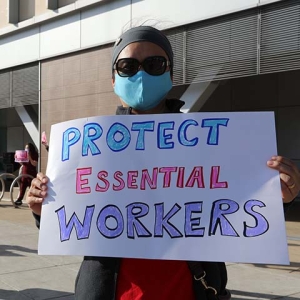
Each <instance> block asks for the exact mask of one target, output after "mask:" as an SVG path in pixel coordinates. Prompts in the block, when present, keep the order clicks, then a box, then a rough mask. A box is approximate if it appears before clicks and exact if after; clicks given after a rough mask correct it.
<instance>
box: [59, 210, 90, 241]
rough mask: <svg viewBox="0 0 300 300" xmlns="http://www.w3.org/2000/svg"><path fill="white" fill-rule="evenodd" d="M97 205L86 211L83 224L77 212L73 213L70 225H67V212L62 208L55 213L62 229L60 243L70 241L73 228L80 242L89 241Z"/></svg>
mask: <svg viewBox="0 0 300 300" xmlns="http://www.w3.org/2000/svg"><path fill="white" fill-rule="evenodd" d="M94 209H95V205H92V206H87V207H86V209H85V214H84V219H83V224H82V223H81V222H80V221H79V220H78V217H77V216H76V214H75V212H74V213H73V215H72V217H71V219H70V220H69V222H68V224H66V210H65V207H64V206H62V207H61V208H59V209H58V210H56V211H55V212H56V213H57V217H58V223H59V228H60V241H61V242H64V241H67V240H69V239H70V235H71V232H72V230H73V227H75V230H76V235H77V239H78V240H82V239H87V238H88V237H89V235H90V228H91V222H92V217H93V214H94Z"/></svg>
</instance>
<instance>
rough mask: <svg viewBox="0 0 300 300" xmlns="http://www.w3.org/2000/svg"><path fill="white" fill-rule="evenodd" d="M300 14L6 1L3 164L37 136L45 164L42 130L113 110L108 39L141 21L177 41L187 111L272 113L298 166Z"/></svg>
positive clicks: (0, 95) (180, 5)
mask: <svg viewBox="0 0 300 300" xmlns="http://www.w3.org/2000/svg"><path fill="white" fill-rule="evenodd" d="M299 11H300V3H299V1H297V0H285V1H269V0H215V1H208V0H207V1H199V0H187V1H181V0H178V1H172V0H164V1H159V0H143V1H142V0H100V1H99V0H98V1H95V0H77V1H75V0H73V1H72V0H64V1H63V0H54V1H51V0H48V1H39V0H36V1H34V0H22V1H21V0H10V1H6V0H0V56H1V57H2V59H1V60H0V155H1V153H4V155H2V157H1V156H0V163H1V159H2V169H5V168H7V166H8V164H7V162H5V163H3V160H5V157H6V156H5V154H6V153H11V152H14V150H16V149H19V148H23V147H24V145H25V143H26V142H27V141H32V142H34V143H35V144H36V146H37V147H38V148H39V149H40V153H41V164H40V167H41V170H43V171H45V167H46V162H47V153H46V152H45V150H44V149H43V148H42V147H40V135H41V132H42V131H45V132H46V133H47V136H48V137H49V135H50V129H51V125H52V124H55V123H58V122H62V121H66V120H71V119H76V118H82V117H88V116H95V115H106V114H114V112H115V109H116V106H117V105H118V103H119V101H118V98H117V97H116V96H115V95H114V93H113V89H112V86H111V50H112V46H113V43H114V41H115V40H116V39H117V38H118V36H119V35H120V34H121V33H122V30H125V29H126V28H130V27H131V26H138V25H141V24H149V25H155V26H156V27H157V28H159V29H162V30H164V31H165V33H166V34H167V36H168V37H169V39H170V41H171V43H172V46H173V49H174V54H175V61H174V87H173V89H172V91H171V92H170V95H169V96H170V97H176V98H181V99H183V100H184V101H185V102H186V105H185V106H184V107H183V111H184V112H189V111H260V110H272V111H274V112H275V116H276V127H277V128H276V130H277V138H278V152H279V153H280V154H282V155H285V156H288V157H290V158H292V159H293V160H295V161H296V162H297V163H298V162H299V164H300V154H299V151H298V149H299V148H300V147H299V146H300V139H299V138H298V136H299V135H300V122H298V115H299V113H300V102H299V95H300V89H299V87H298V85H297V79H298V78H297V77H298V75H299V74H300V71H299V70H300V27H299V23H300V13H299ZM258 134H259V133H258ZM0 169H1V164H0ZM0 171H1V170H0Z"/></svg>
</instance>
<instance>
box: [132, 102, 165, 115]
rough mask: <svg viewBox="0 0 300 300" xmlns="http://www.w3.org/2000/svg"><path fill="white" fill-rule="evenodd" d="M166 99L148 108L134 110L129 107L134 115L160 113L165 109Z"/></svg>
mask: <svg viewBox="0 0 300 300" xmlns="http://www.w3.org/2000/svg"><path fill="white" fill-rule="evenodd" d="M165 108H166V100H163V101H161V102H160V103H159V104H158V105H157V106H155V107H154V108H151V109H148V110H136V109H133V108H132V109H131V113H132V114H134V115H148V114H161V113H163V112H164V111H165Z"/></svg>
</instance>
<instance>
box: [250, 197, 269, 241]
mask: <svg viewBox="0 0 300 300" xmlns="http://www.w3.org/2000/svg"><path fill="white" fill-rule="evenodd" d="M254 206H258V207H266V205H265V204H264V203H263V202H261V201H259V200H249V201H247V202H246V203H245V205H244V209H245V212H246V213H247V214H249V215H250V216H252V217H253V218H254V220H255V226H254V227H251V226H247V224H246V222H244V236H245V237H253V236H258V235H262V234H264V233H265V232H267V231H268V229H269V223H268V221H267V220H266V218H265V217H264V216H263V215H261V214H259V213H258V212H256V211H254V210H253V207H254Z"/></svg>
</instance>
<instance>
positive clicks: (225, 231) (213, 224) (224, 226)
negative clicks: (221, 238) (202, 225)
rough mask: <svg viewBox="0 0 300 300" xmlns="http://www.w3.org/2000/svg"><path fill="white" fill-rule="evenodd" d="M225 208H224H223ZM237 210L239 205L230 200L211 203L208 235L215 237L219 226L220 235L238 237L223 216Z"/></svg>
mask: <svg viewBox="0 0 300 300" xmlns="http://www.w3.org/2000/svg"><path fill="white" fill-rule="evenodd" d="M224 206H225V207H224ZM238 210H239V205H238V204H237V203H236V202H235V201H233V200H230V199H220V200H217V201H215V202H214V203H213V205H212V209H211V216H210V225H209V235H215V234H216V231H217V227H218V226H220V231H221V235H225V236H237V237H238V236H239V235H238V234H237V232H236V231H235V229H234V228H233V226H232V225H231V224H230V222H229V221H228V220H227V218H226V217H225V215H230V214H233V213H235V212H236V211H238Z"/></svg>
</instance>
